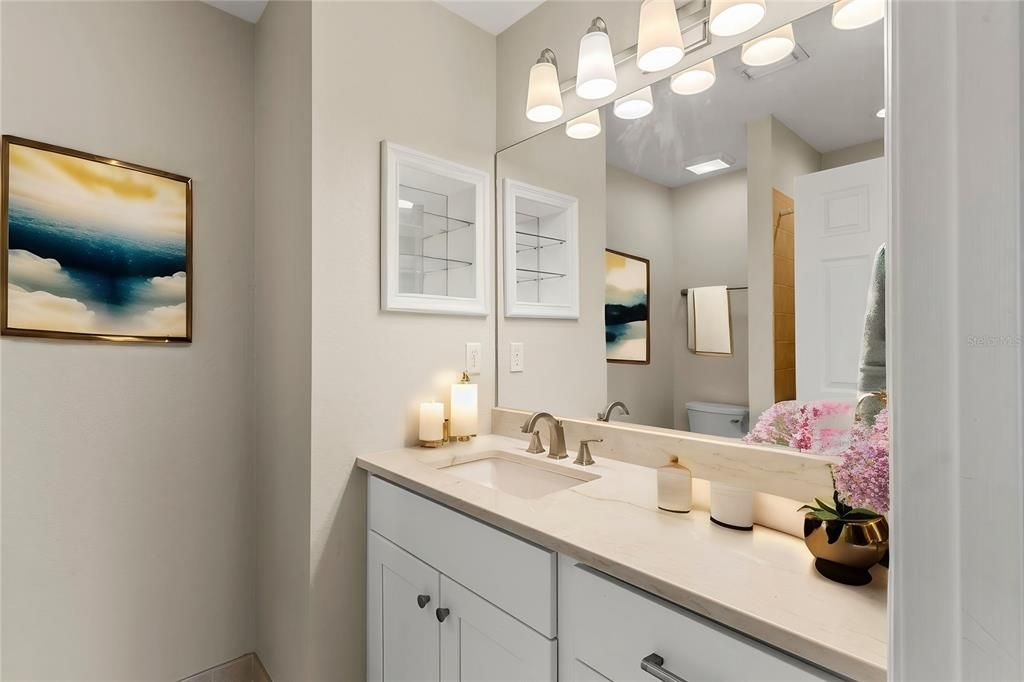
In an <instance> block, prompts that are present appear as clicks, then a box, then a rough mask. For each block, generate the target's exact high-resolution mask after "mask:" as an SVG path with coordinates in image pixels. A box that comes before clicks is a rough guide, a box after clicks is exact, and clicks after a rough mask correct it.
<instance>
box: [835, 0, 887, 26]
mask: <svg viewBox="0 0 1024 682" xmlns="http://www.w3.org/2000/svg"><path fill="white" fill-rule="evenodd" d="M884 16H885V0H839V2H837V3H836V4H834V5H832V25H833V26H835V27H836V28H838V29H842V30H844V31H849V30H852V29H855V28H863V27H864V26H869V25H870V24H873V23H875V22H876V21H878V20H879V19H881V18H883V17H884Z"/></svg>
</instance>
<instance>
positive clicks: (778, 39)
mask: <svg viewBox="0 0 1024 682" xmlns="http://www.w3.org/2000/svg"><path fill="white" fill-rule="evenodd" d="M795 47H796V38H795V37H794V36H793V24H786V25H785V26H780V27H779V28H777V29H775V30H774V31H770V32H768V33H765V34H764V35H763V36H759V37H757V38H754V39H753V40H750V41H747V42H745V43H743V49H742V50H740V60H741V61H742V62H743V63H744V64H746V65H747V66H767V65H768V64H774V63H775V62H778V61H782V60H783V59H785V58H786V57H788V56H789V55H791V54H792V53H793V48H795Z"/></svg>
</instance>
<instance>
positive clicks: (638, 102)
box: [613, 85, 654, 121]
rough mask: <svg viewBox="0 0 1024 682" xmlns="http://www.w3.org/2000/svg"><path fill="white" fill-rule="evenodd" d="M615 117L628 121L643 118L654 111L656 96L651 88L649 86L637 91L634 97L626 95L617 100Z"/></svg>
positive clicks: (614, 108)
mask: <svg viewBox="0 0 1024 682" xmlns="http://www.w3.org/2000/svg"><path fill="white" fill-rule="evenodd" d="M613 110H614V111H615V115H616V116H618V117H619V118H622V119H626V120H627V121H630V120H633V119H637V118H643V117H644V116H646V115H647V114H649V113H651V112H652V111H654V95H653V93H652V92H651V86H650V85H648V86H647V87H646V88H643V89H642V90H637V91H636V92H634V93H633V94H632V95H626V96H625V97H620V98H619V99H617V100H615V105H614V107H613Z"/></svg>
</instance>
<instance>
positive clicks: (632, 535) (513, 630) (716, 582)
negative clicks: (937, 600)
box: [358, 435, 887, 681]
mask: <svg viewBox="0 0 1024 682" xmlns="http://www.w3.org/2000/svg"><path fill="white" fill-rule="evenodd" d="M525 445H526V444H525V442H524V441H521V440H517V439H512V438H507V437H503V436H494V435H492V436H482V437H480V438H477V439H475V440H474V441H473V442H471V443H464V444H458V445H453V446H450V447H447V448H443V449H440V450H425V449H420V448H407V449H402V450H397V451H393V452H386V453H379V454H374V455H368V456H364V457H361V458H359V460H358V462H359V466H360V467H362V468H363V469H365V470H367V471H368V472H369V474H370V476H369V478H368V481H369V483H368V485H369V502H368V533H367V535H368V571H367V580H368V596H367V606H368V611H367V620H368V630H367V632H368V653H367V655H368V657H367V670H368V678H369V679H371V680H399V679H415V680H428V679H444V680H457V679H463V680H482V679H493V680H512V679H515V680H556V679H559V680H572V681H583V680H631V679H637V680H644V679H660V680H668V681H673V680H691V681H692V680H716V679H721V680H741V679H743V680H746V679H759V680H803V679H843V678H852V679H858V680H882V679H885V677H886V667H885V666H886V648H887V647H886V639H887V624H886V591H885V577H884V571H881V569H876V570H878V571H880V574H879V575H878V576H876V580H875V581H874V583H873V584H872V585H871V586H868V587H866V588H857V589H853V588H849V587H845V586H842V585H838V584H835V583H831V582H829V581H827V580H825V579H824V578H822V577H821V576H819V575H817V574H816V573H815V571H814V569H813V567H812V565H811V556H810V554H809V553H808V552H807V550H806V548H805V547H804V546H803V543H802V542H801V541H800V540H799V539H798V538H795V537H793V536H790V535H786V534H784V533H780V532H776V531H773V530H769V529H765V528H760V527H758V528H755V530H754V531H753V532H750V533H742V532H737V531H731V530H729V529H725V528H720V527H717V526H714V525H713V524H711V523H710V521H709V518H708V514H707V512H706V511H705V510H701V509H696V508H695V509H694V510H693V511H692V512H690V513H689V514H673V513H669V512H664V511H660V510H659V509H658V508H657V503H656V493H655V487H656V483H655V471H654V470H653V469H651V468H648V467H642V466H638V465H635V464H630V463H627V462H622V461H616V460H611V459H607V458H602V457H601V456H600V455H599V454H598V455H595V456H597V460H598V461H597V464H595V465H593V466H589V467H579V466H574V465H573V464H571V462H572V459H571V457H570V458H569V459H565V460H561V461H558V462H555V461H553V460H550V459H547V458H546V457H545V456H544V455H530V454H527V453H526V452H525Z"/></svg>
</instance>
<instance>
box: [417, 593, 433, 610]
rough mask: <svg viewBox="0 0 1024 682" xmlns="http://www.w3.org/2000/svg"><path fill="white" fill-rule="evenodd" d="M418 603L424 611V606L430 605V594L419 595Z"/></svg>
mask: <svg viewBox="0 0 1024 682" xmlns="http://www.w3.org/2000/svg"><path fill="white" fill-rule="evenodd" d="M416 603H417V604H419V605H420V608H421V609H422V608H423V607H424V606H426V605H427V604H429V603H430V595H429V594H421V595H418V596H417V597H416Z"/></svg>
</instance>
